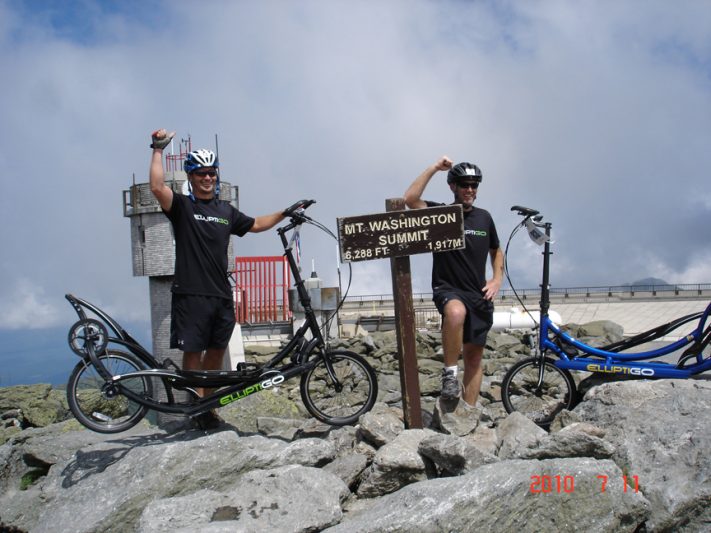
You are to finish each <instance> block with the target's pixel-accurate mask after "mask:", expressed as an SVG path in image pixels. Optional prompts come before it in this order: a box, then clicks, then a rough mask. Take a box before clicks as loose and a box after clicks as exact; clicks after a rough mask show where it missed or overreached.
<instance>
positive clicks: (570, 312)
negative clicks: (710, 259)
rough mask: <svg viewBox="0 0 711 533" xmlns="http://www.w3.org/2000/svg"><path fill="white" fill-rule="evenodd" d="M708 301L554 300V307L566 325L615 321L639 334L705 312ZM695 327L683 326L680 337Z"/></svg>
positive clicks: (627, 330) (631, 331) (628, 331)
mask: <svg viewBox="0 0 711 533" xmlns="http://www.w3.org/2000/svg"><path fill="white" fill-rule="evenodd" d="M708 303H709V302H708V301H706V300H667V301H647V302H644V301H627V302H601V303H589V302H578V303H570V304H562V303H554V304H552V305H551V309H552V310H554V311H556V312H557V313H559V314H560V316H561V319H562V323H563V324H567V323H571V322H574V323H576V324H584V323H585V322H592V321H593V320H612V321H613V322H615V323H617V324H619V325H620V326H622V327H623V328H624V330H625V335H635V334H637V333H642V332H643V331H647V330H649V329H651V328H653V327H655V326H658V325H661V324H664V323H666V322H670V321H672V320H674V319H676V318H679V317H681V316H684V315H689V314H692V313H697V312H699V311H703V310H704V309H706V306H707V305H708ZM691 329H692V326H691V324H689V327H686V329H684V328H681V329H679V330H678V332H679V335H678V336H679V337H681V336H683V335H684V334H685V333H687V332H688V331H689V330H691Z"/></svg>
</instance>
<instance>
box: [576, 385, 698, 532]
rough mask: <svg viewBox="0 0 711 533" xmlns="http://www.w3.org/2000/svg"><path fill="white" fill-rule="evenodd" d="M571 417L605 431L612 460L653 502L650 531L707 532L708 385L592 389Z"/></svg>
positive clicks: (620, 386) (604, 387)
mask: <svg viewBox="0 0 711 533" xmlns="http://www.w3.org/2000/svg"><path fill="white" fill-rule="evenodd" d="M574 412H575V413H576V414H577V415H578V416H580V418H581V419H582V420H584V421H588V422H590V423H591V424H594V425H596V426H598V427H600V428H602V429H604V430H605V440H607V441H608V442H610V443H611V444H612V445H613V446H614V447H615V450H616V451H615V453H614V454H613V459H614V461H615V462H616V463H617V464H618V465H619V466H620V468H622V469H623V470H624V471H625V473H626V475H627V478H628V481H629V483H630V485H631V486H632V485H633V484H634V483H635V482H637V483H638V485H639V490H640V491H642V492H644V495H645V497H646V498H647V499H648V500H649V501H650V502H651V503H652V512H651V515H650V520H649V523H648V527H649V528H650V529H651V530H653V531H656V530H659V531H672V530H678V529H680V528H686V530H688V531H701V530H708V524H709V523H711V507H709V505H708V503H709V501H711V455H709V454H708V453H707V452H708V450H709V449H710V448H711V383H709V382H707V381H704V380H660V381H626V382H617V383H609V384H605V385H601V386H599V387H595V388H594V389H592V390H591V391H590V392H589V393H588V394H587V396H586V399H585V401H584V402H583V403H582V404H580V405H579V406H578V407H577V408H576V409H575V410H574ZM635 476H636V477H635Z"/></svg>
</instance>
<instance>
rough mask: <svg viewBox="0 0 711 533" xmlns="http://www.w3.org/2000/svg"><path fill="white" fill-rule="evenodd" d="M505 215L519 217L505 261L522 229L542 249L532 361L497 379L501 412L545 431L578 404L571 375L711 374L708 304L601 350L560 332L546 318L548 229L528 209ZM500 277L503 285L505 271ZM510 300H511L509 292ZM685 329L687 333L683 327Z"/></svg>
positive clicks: (678, 376) (515, 208)
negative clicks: (675, 336) (672, 359)
mask: <svg viewBox="0 0 711 533" xmlns="http://www.w3.org/2000/svg"><path fill="white" fill-rule="evenodd" d="M511 210H512V211H515V212H516V213H517V214H519V215H520V216H522V217H523V220H522V221H521V222H520V223H519V224H518V225H517V226H516V227H515V228H514V230H513V231H512V232H511V235H510V236H509V240H508V243H507V245H506V254H505V255H506V257H508V247H509V246H508V245H509V244H510V243H511V239H512V238H513V236H514V235H515V234H516V233H517V232H518V231H519V230H520V229H522V228H526V229H527V231H528V233H529V236H530V237H531V239H532V240H534V242H536V243H538V244H543V246H544V249H543V280H542V282H541V300H540V320H538V321H536V320H535V319H534V322H538V324H537V326H536V328H534V331H533V335H532V336H531V339H530V344H531V348H532V353H533V355H532V357H528V358H526V359H523V360H521V361H518V362H517V363H515V364H514V365H513V366H512V367H511V368H509V369H508V371H507V372H506V375H505V376H504V378H503V381H502V384H501V396H502V400H503V403H504V407H505V408H506V411H507V412H509V413H512V412H514V411H518V412H520V413H522V414H524V415H526V416H527V417H528V418H530V419H531V420H533V421H534V422H536V423H537V424H538V425H540V426H544V427H545V426H548V425H550V423H551V422H552V421H553V419H554V418H555V416H556V415H557V414H558V413H559V412H560V411H562V410H564V409H571V408H572V407H573V406H574V405H575V404H576V402H577V401H578V394H577V391H576V385H575V381H574V380H573V377H572V375H571V373H570V371H571V370H578V371H584V372H592V373H600V374H605V375H617V376H625V377H637V378H648V379H660V378H675V379H685V378H689V377H691V376H694V375H696V374H700V373H701V372H705V371H706V370H709V369H710V368H711V350H710V349H709V343H711V326H709V325H707V322H708V318H709V314H710V313H711V303H709V305H708V306H707V307H706V309H705V310H704V311H702V312H698V313H693V314H690V315H687V316H683V317H680V318H677V319H676V320H673V321H671V322H668V323H666V324H662V325H660V326H657V327H654V328H652V329H650V330H648V331H645V332H643V333H640V334H638V335H635V336H633V337H630V338H627V339H624V340H621V341H618V342H614V343H612V344H608V345H606V346H601V347H593V346H589V345H587V344H585V343H583V342H581V341H579V340H577V339H575V338H573V337H572V336H570V335H569V334H568V333H566V332H565V331H563V330H562V329H561V328H560V326H559V325H557V324H555V323H554V322H553V321H552V320H551V318H550V316H549V314H548V311H549V307H550V285H549V282H550V279H549V278H550V257H551V255H552V252H551V240H550V236H551V228H552V224H551V223H550V222H544V221H543V216H542V215H540V214H539V212H538V211H536V210H534V209H529V208H527V207H521V206H513V207H512V208H511ZM506 276H507V279H508V278H509V274H508V267H507V268H506ZM510 282H511V280H510V279H509V283H510ZM512 287H513V285H512ZM514 294H516V291H515V290H514ZM516 298H517V299H518V301H519V303H521V305H522V306H523V308H524V309H525V308H526V306H525V304H524V303H523V302H522V301H521V299H520V298H518V294H516ZM526 312H528V310H527V309H526ZM529 314H530V313H529ZM531 316H532V315H531ZM532 318H533V316H532ZM694 321H697V322H696V325H695V327H694V328H693V330H692V331H690V332H686V333H684V335H683V336H681V338H680V339H679V340H677V341H674V342H669V343H668V344H666V345H664V346H662V347H661V348H657V349H654V350H648V351H641V352H632V353H630V352H627V351H628V350H630V349H632V348H634V347H637V346H640V345H642V344H645V343H648V342H652V341H655V340H658V339H660V338H662V337H665V336H667V335H669V334H670V333H671V332H673V331H675V330H677V329H679V328H681V327H682V326H684V325H686V324H689V323H691V322H694ZM686 329H687V331H688V326H687V328H686ZM677 333H679V332H677ZM684 348H685V349H684ZM682 349H684V351H683V352H681V355H680V356H679V358H678V360H677V361H676V363H669V362H664V361H652V360H653V359H657V358H659V357H662V356H665V355H669V354H672V353H674V352H677V351H680V350H682Z"/></svg>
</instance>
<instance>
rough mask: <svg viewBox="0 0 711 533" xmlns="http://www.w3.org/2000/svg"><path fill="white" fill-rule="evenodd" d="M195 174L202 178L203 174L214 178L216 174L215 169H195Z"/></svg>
mask: <svg viewBox="0 0 711 533" xmlns="http://www.w3.org/2000/svg"><path fill="white" fill-rule="evenodd" d="M193 174H195V175H196V176H200V177H201V178H204V177H205V176H210V177H211V178H214V177H215V176H217V170H196V171H194V172H193Z"/></svg>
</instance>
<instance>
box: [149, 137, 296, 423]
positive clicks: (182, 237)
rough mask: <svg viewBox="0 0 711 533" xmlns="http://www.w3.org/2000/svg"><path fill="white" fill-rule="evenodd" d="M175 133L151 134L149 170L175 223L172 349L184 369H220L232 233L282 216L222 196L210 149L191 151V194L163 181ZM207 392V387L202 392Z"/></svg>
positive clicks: (203, 418) (230, 311)
mask: <svg viewBox="0 0 711 533" xmlns="http://www.w3.org/2000/svg"><path fill="white" fill-rule="evenodd" d="M174 135H175V132H173V133H168V132H167V131H166V130H164V129H160V130H157V131H155V132H153V134H152V140H153V142H152V144H151V147H152V148H153V155H152V157H151V165H150V171H149V177H150V184H151V192H152V193H153V195H154V196H155V198H156V200H158V203H159V204H160V206H161V208H162V209H163V212H164V213H165V214H166V216H167V217H168V219H170V222H171V223H172V225H173V234H174V237H175V275H174V281H173V286H172V289H171V290H172V293H173V299H172V306H171V324H170V329H171V335H170V347H171V348H175V349H179V350H182V351H183V369H184V370H220V369H221V368H222V360H223V357H224V354H225V349H226V348H227V345H228V343H229V341H230V337H231V336H232V330H233V329H234V326H235V310H234V302H233V297H232V288H231V286H230V283H229V280H228V274H227V247H228V245H229V241H230V236H231V235H237V236H239V237H242V236H244V235H245V234H246V233H248V232H251V233H258V232H261V231H266V230H268V229H270V228H272V227H274V226H275V225H276V224H278V223H279V222H280V221H281V220H283V219H284V215H283V214H282V212H281V211H279V212H277V213H272V214H271V215H264V216H259V217H256V218H252V217H249V216H247V215H245V214H244V213H242V212H240V211H238V210H237V209H235V208H234V207H233V206H232V205H231V204H230V203H229V202H226V201H224V200H220V199H219V196H218V195H219V183H220V178H219V170H218V169H219V162H218V160H217V157H216V156H215V154H214V153H213V152H212V151H210V150H195V151H193V152H190V153H189V154H188V155H187V157H186V158H185V161H184V163H183V168H184V170H185V172H186V174H187V176H188V191H189V193H188V195H187V196H184V195H182V194H177V193H173V190H172V189H171V188H170V187H168V186H167V185H166V184H165V171H164V169H163V149H164V148H165V147H166V146H167V145H168V144H169V143H170V141H171V139H172V138H173V136H174ZM197 392H198V393H199V394H201V395H204V394H205V392H206V391H204V390H198V391H197ZM220 422H221V419H220V418H219V417H218V416H217V414H216V413H214V412H209V413H206V414H204V415H200V417H199V420H197V423H198V424H199V425H200V427H202V428H203V429H210V428H214V427H217V426H218V425H219V424H220Z"/></svg>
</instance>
